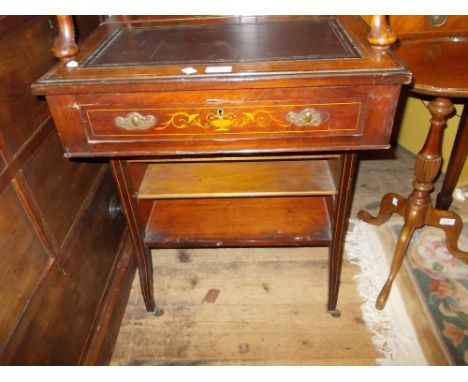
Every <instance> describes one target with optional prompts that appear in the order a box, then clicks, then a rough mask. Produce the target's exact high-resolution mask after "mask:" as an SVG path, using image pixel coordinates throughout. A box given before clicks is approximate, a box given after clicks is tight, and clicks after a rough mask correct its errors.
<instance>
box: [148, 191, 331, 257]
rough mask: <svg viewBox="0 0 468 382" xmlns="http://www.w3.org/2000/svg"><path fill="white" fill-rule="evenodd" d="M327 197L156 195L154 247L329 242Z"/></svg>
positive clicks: (151, 229) (150, 230) (152, 227)
mask: <svg viewBox="0 0 468 382" xmlns="http://www.w3.org/2000/svg"><path fill="white" fill-rule="evenodd" d="M327 198H332V197H331V196H314V197H311V196H308V197H270V198H227V199H226V198H224V199H223V198H208V199H173V200H155V201H154V203H153V207H152V211H151V215H150V217H149V220H148V225H147V228H146V237H145V244H146V245H147V246H148V247H150V248H197V247H255V246H259V247H262V246H327V245H328V244H329V243H330V240H331V227H330V219H329V214H328V210H327Z"/></svg>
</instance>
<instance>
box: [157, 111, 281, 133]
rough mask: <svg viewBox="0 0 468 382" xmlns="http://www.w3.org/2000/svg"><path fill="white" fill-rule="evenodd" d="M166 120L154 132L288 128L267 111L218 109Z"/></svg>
mask: <svg viewBox="0 0 468 382" xmlns="http://www.w3.org/2000/svg"><path fill="white" fill-rule="evenodd" d="M168 117H169V118H168V119H167V120H166V121H164V122H162V123H161V124H160V126H158V127H156V128H155V129H156V130H166V129H169V128H175V129H187V128H190V127H198V128H201V129H214V131H215V132H228V131H230V130H231V129H233V128H243V127H248V126H249V125H252V126H257V127H260V128H264V127H268V126H270V125H275V126H278V127H288V126H289V125H288V124H286V123H284V122H282V121H281V120H279V119H277V118H276V117H275V116H274V115H273V114H272V113H271V112H269V111H267V110H257V111H253V112H239V113H235V112H227V113H225V112H224V110H222V109H218V110H217V111H216V112H209V113H207V114H205V115H202V114H201V113H192V114H190V113H186V112H183V111H178V112H175V113H172V114H169V115H168Z"/></svg>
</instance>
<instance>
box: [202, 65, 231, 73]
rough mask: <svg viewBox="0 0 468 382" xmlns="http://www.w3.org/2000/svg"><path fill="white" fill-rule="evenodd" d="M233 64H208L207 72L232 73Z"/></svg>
mask: <svg viewBox="0 0 468 382" xmlns="http://www.w3.org/2000/svg"><path fill="white" fill-rule="evenodd" d="M231 72H232V66H207V67H206V68H205V73H231Z"/></svg>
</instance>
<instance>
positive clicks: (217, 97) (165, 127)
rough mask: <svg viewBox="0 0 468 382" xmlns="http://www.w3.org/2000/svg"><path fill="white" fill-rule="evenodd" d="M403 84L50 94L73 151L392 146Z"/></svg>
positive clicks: (197, 151)
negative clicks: (390, 140)
mask: <svg viewBox="0 0 468 382" xmlns="http://www.w3.org/2000/svg"><path fill="white" fill-rule="evenodd" d="M398 92H399V87H398V86H393V85H389V86H358V87H349V86H336V87H323V88H321V87H304V88H278V89H270V88H269V89H232V90H206V91H198V90H197V91H188V90H187V91H174V92H167V91H164V92H148V93H116V94H97V95H83V94H79V95H70V96H50V97H48V103H49V105H50V107H51V111H52V114H53V116H54V120H55V121H56V126H57V128H58V130H59V132H60V138H61V140H62V143H63V147H64V149H65V151H66V153H67V154H68V155H69V156H80V157H82V156H91V157H92V156H139V155H175V154H177V155H181V154H184V153H186V154H188V155H192V154H218V153H233V154H237V153H247V152H248V153H249V154H251V153H253V152H269V153H270V152H287V151H304V152H305V151H307V152H309V151H342V150H351V149H353V150H354V149H358V150H364V149H381V148H387V147H388V144H389V137H390V132H391V128H392V124H393V115H394V112H395V107H396V103H395V97H396V96H397V95H398Z"/></svg>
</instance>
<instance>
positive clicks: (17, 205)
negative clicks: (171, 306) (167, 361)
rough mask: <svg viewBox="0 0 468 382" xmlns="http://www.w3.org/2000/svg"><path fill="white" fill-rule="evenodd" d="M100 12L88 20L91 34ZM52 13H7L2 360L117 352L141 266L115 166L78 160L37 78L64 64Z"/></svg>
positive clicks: (101, 357)
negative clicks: (58, 56)
mask: <svg viewBox="0 0 468 382" xmlns="http://www.w3.org/2000/svg"><path fill="white" fill-rule="evenodd" d="M98 22H99V19H98V17H96V16H83V17H79V19H78V26H79V27H80V28H81V27H82V28H83V29H82V31H81V33H80V36H81V37H82V38H83V37H85V36H86V35H88V34H89V33H91V31H92V30H93V29H94V28H95V27H96V26H97V25H98ZM54 25H55V21H53V18H49V17H46V16H20V17H17V16H0V84H1V88H0V364H1V365H9V364H21V365H43V364H52V365H55V364H71V365H76V364H80V363H87V364H94V363H103V362H107V361H108V360H109V359H110V352H111V351H112V348H113V344H114V342H115V339H116V336H117V333H118V328H119V325H120V322H121V319H122V316H123V309H122V306H125V304H126V302H127V299H128V294H129V291H130V287H131V281H132V279H133V275H134V272H135V264H134V263H132V262H129V258H130V254H131V253H130V251H129V246H128V243H129V240H128V236H127V234H126V231H125V229H124V227H125V225H124V219H123V217H122V216H120V215H117V216H115V217H111V216H110V215H109V213H108V211H107V210H108V205H109V200H110V199H111V198H117V195H116V190H115V186H114V183H113V181H112V179H111V175H110V171H109V169H108V166H107V165H106V164H105V163H102V162H97V161H79V160H68V159H66V158H64V156H63V150H62V146H61V143H60V139H59V137H58V134H57V132H56V130H55V127H54V126H53V123H52V119H51V117H50V113H49V110H48V107H47V103H46V101H45V99H44V98H43V97H42V98H41V97H35V96H34V95H32V92H31V83H32V82H34V81H35V80H36V79H37V78H38V77H40V76H41V75H42V74H44V73H45V72H46V71H47V70H48V69H49V68H50V67H51V66H52V65H53V64H54V63H55V62H56V61H55V59H54V58H53V56H52V53H51V47H52V44H53V40H54V38H55V33H56V30H54V29H53V28H55V26H54Z"/></svg>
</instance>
